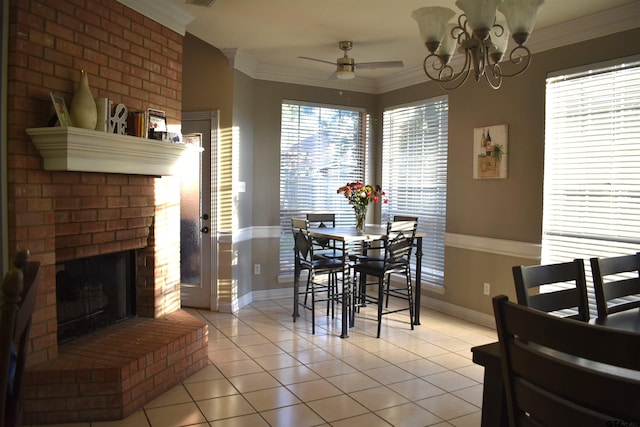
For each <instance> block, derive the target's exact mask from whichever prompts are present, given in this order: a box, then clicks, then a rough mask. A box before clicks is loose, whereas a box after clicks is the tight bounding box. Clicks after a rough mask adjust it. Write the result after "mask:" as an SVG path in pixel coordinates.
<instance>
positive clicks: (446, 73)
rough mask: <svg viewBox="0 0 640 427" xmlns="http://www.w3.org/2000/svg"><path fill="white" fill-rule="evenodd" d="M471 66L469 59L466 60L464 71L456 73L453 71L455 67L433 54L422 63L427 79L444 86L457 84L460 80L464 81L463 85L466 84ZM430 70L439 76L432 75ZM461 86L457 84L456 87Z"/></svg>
mask: <svg viewBox="0 0 640 427" xmlns="http://www.w3.org/2000/svg"><path fill="white" fill-rule="evenodd" d="M469 65H470V63H469V60H468V58H466V59H465V63H464V65H463V67H462V69H461V70H460V71H459V72H457V73H456V72H455V71H454V70H453V67H451V66H450V65H448V64H445V63H443V61H442V59H441V58H440V57H439V56H438V55H436V54H435V53H432V54H429V55H428V56H427V57H426V58H425V59H424V62H423V63H422V68H423V69H424V73H425V74H426V75H427V77H429V78H430V79H431V80H434V81H436V82H438V83H441V84H443V83H450V82H456V81H458V80H459V79H460V78H462V79H463V83H464V81H466V80H467V76H468V75H469ZM430 70H433V71H435V72H437V75H434V74H432V71H430ZM461 85H462V83H461V84H456V86H455V87H459V86H461Z"/></svg>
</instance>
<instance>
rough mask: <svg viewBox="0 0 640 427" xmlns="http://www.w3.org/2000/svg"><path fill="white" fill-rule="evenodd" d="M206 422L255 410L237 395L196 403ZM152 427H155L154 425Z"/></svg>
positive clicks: (250, 412) (246, 413) (251, 412)
mask: <svg viewBox="0 0 640 427" xmlns="http://www.w3.org/2000/svg"><path fill="white" fill-rule="evenodd" d="M196 403H197V405H198V407H199V408H200V410H201V411H202V413H203V414H204V416H205V417H206V419H207V420H208V421H215V420H221V419H225V418H231V417H238V416H241V415H248V414H253V413H255V412H256V411H255V409H253V407H252V406H251V405H250V404H249V402H247V400H246V399H245V398H244V397H242V396H241V395H239V394H234V395H232V396H225V397H218V398H215V399H207V400H201V401H199V402H196ZM153 427H156V426H155V425H154V426H153Z"/></svg>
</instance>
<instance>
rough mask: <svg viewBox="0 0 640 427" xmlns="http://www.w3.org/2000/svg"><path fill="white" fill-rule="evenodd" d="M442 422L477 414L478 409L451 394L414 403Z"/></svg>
mask: <svg viewBox="0 0 640 427" xmlns="http://www.w3.org/2000/svg"><path fill="white" fill-rule="evenodd" d="M415 403H416V404H418V405H420V406H422V407H423V408H424V409H426V410H427V411H429V412H431V413H433V414H436V415H437V416H438V417H440V418H442V419H443V420H450V419H453V418H459V417H461V416H463V415H468V414H472V413H474V412H477V411H478V410H479V409H480V408H478V407H477V406H475V405H472V404H470V403H469V402H467V401H465V400H462V399H460V398H459V397H457V396H454V395H453V394H441V395H439V396H434V397H429V398H427V399H423V400H419V401H417V402H415Z"/></svg>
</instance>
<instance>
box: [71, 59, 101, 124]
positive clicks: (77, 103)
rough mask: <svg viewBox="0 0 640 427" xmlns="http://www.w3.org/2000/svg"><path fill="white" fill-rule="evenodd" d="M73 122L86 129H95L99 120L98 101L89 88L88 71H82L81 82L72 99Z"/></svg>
mask: <svg viewBox="0 0 640 427" xmlns="http://www.w3.org/2000/svg"><path fill="white" fill-rule="evenodd" d="M69 114H70V115H71V123H72V124H73V126H75V127H78V128H84V129H95V128H96V123H97V122H98V111H97V109H96V101H95V99H93V95H92V94H91V89H90V88H89V79H88V77H87V72H86V71H85V70H82V71H81V73H80V83H79V84H78V89H77V90H76V93H75V95H73V99H72V100H71V112H70V113H69Z"/></svg>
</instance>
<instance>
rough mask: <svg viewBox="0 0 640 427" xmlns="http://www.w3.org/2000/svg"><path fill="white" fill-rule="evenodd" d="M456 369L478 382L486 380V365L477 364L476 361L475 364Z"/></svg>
mask: <svg viewBox="0 0 640 427" xmlns="http://www.w3.org/2000/svg"><path fill="white" fill-rule="evenodd" d="M455 371H456V372H457V373H459V374H461V375H464V376H465V377H467V378H471V379H472V380H474V381H476V382H478V383H482V381H484V367H482V366H480V365H476V364H475V363H474V364H473V365H469V366H465V367H464V368H460V369H456V370H455Z"/></svg>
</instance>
